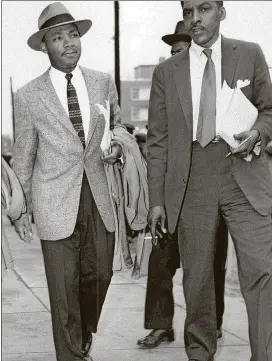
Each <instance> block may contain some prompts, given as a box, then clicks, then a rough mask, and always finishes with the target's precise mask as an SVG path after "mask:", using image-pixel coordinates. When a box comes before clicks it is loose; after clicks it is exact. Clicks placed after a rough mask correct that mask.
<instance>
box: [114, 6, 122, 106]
mask: <svg viewBox="0 0 272 361" xmlns="http://www.w3.org/2000/svg"><path fill="white" fill-rule="evenodd" d="M114 63H115V84H116V88H117V93H118V98H119V105H120V104H121V81H120V19H119V1H114Z"/></svg>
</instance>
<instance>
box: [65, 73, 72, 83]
mask: <svg viewBox="0 0 272 361" xmlns="http://www.w3.org/2000/svg"><path fill="white" fill-rule="evenodd" d="M72 77H73V74H72V73H67V74H66V75H65V78H66V79H67V80H68V81H71V79H72Z"/></svg>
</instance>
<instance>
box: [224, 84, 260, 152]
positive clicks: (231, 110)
mask: <svg viewBox="0 0 272 361" xmlns="http://www.w3.org/2000/svg"><path fill="white" fill-rule="evenodd" d="M249 84H250V81H249V80H245V81H242V80H238V81H237V86H236V88H235V89H231V88H230V87H229V86H228V84H227V83H226V81H224V83H223V87H222V90H221V92H220V94H219V98H218V107H217V134H219V135H220V137H222V138H223V139H224V140H225V141H226V142H227V143H228V144H229V145H230V146H231V147H232V148H237V147H238V146H239V144H240V141H238V140H236V139H234V137H233V135H234V134H239V133H241V132H245V131H248V130H250V129H251V128H252V126H253V125H254V123H255V122H256V119H257V117H258V110H257V109H256V108H255V106H254V105H253V104H252V103H251V102H250V101H249V100H248V99H247V97H246V96H245V95H244V94H243V92H242V91H241V88H243V87H245V86H247V85H249Z"/></svg>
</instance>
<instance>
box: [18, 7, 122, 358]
mask: <svg viewBox="0 0 272 361" xmlns="http://www.w3.org/2000/svg"><path fill="white" fill-rule="evenodd" d="M38 25H39V31H38V32H36V33H35V34H33V35H32V36H31V37H30V38H29V40H28V45H29V46H30V47H31V48H32V49H33V50H36V51H41V52H43V53H45V54H46V56H47V55H48V58H49V60H50V63H51V67H50V68H49V69H48V70H47V71H46V72H45V73H44V74H42V75H41V76H40V77H38V78H36V79H34V80H33V81H31V82H30V83H28V84H26V85H25V86H24V87H23V88H21V89H19V90H18V91H17V94H16V98H15V120H16V141H15V154H14V170H15V172H16V174H17V176H18V178H19V180H20V182H21V184H22V186H23V189H24V192H25V196H26V199H27V207H28V209H32V208H33V213H34V217H35V223H36V227H37V231H38V235H39V237H40V238H41V245H42V251H43V257H44V265H45V271H46V277H47V283H48V289H49V297H50V304H51V314H52V324H53V334H54V342H55V348H56V355H57V360H58V361H75V360H77V361H79V360H91V357H90V356H88V353H89V350H90V347H91V343H92V334H93V333H95V332H96V330H97V325H98V321H99V317H100V313H101V310H102V306H103V303H104V300H105V297H106V294H107V290H108V286H109V284H110V281H111V277H112V263H113V254H114V231H115V222H114V214H113V209H112V203H111V199H110V194H109V190H108V183H107V178H106V173H105V169H104V162H103V160H104V161H105V162H108V163H111V164H113V163H114V162H116V160H117V159H118V158H119V156H120V155H121V147H120V145H119V144H114V143H112V144H111V145H112V147H111V149H112V151H111V152H110V153H109V154H108V155H106V156H105V155H104V154H103V153H102V149H101V141H102V137H103V134H104V129H105V124H106V123H107V122H109V123H110V128H111V129H113V128H116V127H120V109H119V106H118V99H117V92H116V88H115V85H114V82H113V80H112V79H111V77H110V76H109V75H108V74H105V73H101V72H98V71H94V70H91V69H86V68H82V67H80V66H78V61H79V58H80V55H81V40H80V38H81V37H82V36H83V35H84V34H85V33H86V32H87V31H88V30H89V29H90V27H91V25H92V22H91V20H88V19H86V20H80V21H76V20H75V19H74V18H73V17H72V15H71V14H70V13H69V11H68V10H67V9H66V8H65V7H64V6H63V5H62V4H61V3H59V2H58V3H52V4H50V5H48V6H47V7H46V8H45V9H44V10H43V11H42V13H41V15H40V17H39V21H38ZM106 104H107V108H108V114H109V119H105V117H104V116H103V115H102V114H100V111H99V109H100V108H101V107H102V106H104V107H105V106H106ZM99 105H100V107H98V106H99ZM27 220H28V218H27V214H24V215H22V217H21V218H20V219H19V220H18V221H16V222H15V226H16V228H17V231H18V233H19V235H20V236H21V238H23V239H26V240H29V237H30V229H29V226H28V224H27Z"/></svg>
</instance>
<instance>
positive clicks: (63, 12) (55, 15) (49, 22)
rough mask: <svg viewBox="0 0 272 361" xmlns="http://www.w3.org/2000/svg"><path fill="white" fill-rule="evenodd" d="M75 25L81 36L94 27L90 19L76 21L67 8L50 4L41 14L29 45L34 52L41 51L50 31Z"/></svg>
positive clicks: (28, 42) (58, 3)
mask: <svg viewBox="0 0 272 361" xmlns="http://www.w3.org/2000/svg"><path fill="white" fill-rule="evenodd" d="M66 24H75V25H76V26H77V28H78V32H79V35H80V36H83V35H84V34H86V33H87V31H88V30H89V29H90V27H91V26H92V22H91V20H89V19H85V20H75V19H74V18H73V16H72V15H71V14H70V12H69V11H68V10H67V9H66V7H65V6H64V5H63V4H62V3H60V2H56V3H53V4H49V5H48V6H47V7H46V8H45V9H44V10H43V11H42V13H41V15H40V17H39V20H38V29H39V31H37V32H36V33H35V34H33V35H32V36H31V37H30V38H29V39H28V41H27V44H28V45H29V46H30V47H31V48H32V49H34V50H37V51H40V50H41V43H42V39H43V37H44V35H45V34H46V32H47V31H48V30H49V29H52V28H55V27H57V26H61V25H66Z"/></svg>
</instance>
